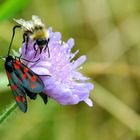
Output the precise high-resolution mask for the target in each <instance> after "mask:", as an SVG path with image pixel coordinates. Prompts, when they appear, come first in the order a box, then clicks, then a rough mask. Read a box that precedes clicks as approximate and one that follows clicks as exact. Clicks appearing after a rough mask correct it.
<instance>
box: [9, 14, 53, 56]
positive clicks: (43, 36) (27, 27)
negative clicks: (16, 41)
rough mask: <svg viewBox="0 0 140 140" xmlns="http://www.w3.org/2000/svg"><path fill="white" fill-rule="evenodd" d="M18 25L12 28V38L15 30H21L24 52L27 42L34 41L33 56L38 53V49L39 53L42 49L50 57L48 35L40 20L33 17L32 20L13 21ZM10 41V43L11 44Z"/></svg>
mask: <svg viewBox="0 0 140 140" xmlns="http://www.w3.org/2000/svg"><path fill="white" fill-rule="evenodd" d="M14 21H16V22H17V23H18V24H19V25H17V26H14V28H13V37H12V41H13V38H14V34H15V29H16V28H21V29H22V30H23V43H26V51H27V49H28V42H29V40H33V41H35V43H34V46H33V48H34V50H35V52H36V53H35V56H36V54H37V52H38V49H39V50H40V53H41V52H42V50H43V49H44V51H46V49H48V56H49V57H50V52H49V48H48V43H49V40H50V39H49V33H48V31H47V29H46V28H45V25H44V24H43V23H42V21H41V19H40V18H39V17H38V16H35V15H33V16H32V20H29V21H25V20H24V19H14ZM12 41H11V43H12ZM25 53H26V52H25Z"/></svg>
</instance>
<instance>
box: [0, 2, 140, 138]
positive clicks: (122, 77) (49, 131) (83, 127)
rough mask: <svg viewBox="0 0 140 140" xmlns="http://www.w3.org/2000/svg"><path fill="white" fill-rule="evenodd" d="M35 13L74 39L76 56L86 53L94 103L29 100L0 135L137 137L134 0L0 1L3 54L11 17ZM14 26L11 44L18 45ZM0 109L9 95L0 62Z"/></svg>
mask: <svg viewBox="0 0 140 140" xmlns="http://www.w3.org/2000/svg"><path fill="white" fill-rule="evenodd" d="M32 15H38V16H39V17H40V18H41V19H42V20H43V22H44V23H45V24H46V26H47V27H49V26H52V27H53V31H59V32H61V33H62V40H63V41H67V39H69V38H70V37H73V38H74V39H75V47H74V48H73V51H75V50H77V49H80V52H79V53H78V55H77V57H78V56H80V55H83V54H86V55H87V61H86V63H85V64H84V69H83V70H82V72H83V73H84V74H85V75H87V76H89V77H90V78H91V81H93V83H94V85H95V88H94V90H93V91H92V93H91V98H92V99H93V101H94V107H88V106H87V105H86V104H85V103H80V104H78V105H74V106H62V105H59V104H58V103H56V102H55V101H53V100H51V99H50V100H49V102H48V104H47V105H44V104H43V102H42V100H41V99H40V98H38V99H37V100H36V101H29V103H28V107H29V108H28V112H27V113H25V114H24V113H22V112H21V111H20V110H19V108H17V109H16V110H15V111H14V113H12V115H10V117H9V118H8V119H6V121H4V122H3V123H2V124H0V140H10V139H13V140H25V139H26V140H139V139H140V115H139V114H140V86H139V85H140V80H139V79H140V66H139V64H140V61H139V60H140V1H138V0H124V1H122V0H24V1H21V0H1V1H0V56H4V55H6V54H7V50H8V46H9V42H10V39H11V35H12V27H13V26H14V25H16V24H15V22H14V21H13V20H12V18H24V19H27V20H29V19H31V16H32ZM21 42H22V32H21V31H20V30H17V32H16V36H15V40H14V43H13V48H14V49H15V50H18V48H19V47H20V46H21ZM0 67H1V69H0V113H1V114H2V112H3V111H4V110H5V108H6V107H8V106H9V105H10V104H11V102H12V101H13V96H12V93H11V90H10V88H9V87H7V84H8V81H7V77H6V74H5V72H4V66H3V61H1V62H0Z"/></svg>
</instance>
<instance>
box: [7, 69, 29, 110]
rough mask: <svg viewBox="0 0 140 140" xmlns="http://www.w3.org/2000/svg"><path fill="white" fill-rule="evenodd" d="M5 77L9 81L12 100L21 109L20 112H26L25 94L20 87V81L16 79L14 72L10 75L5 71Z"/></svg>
mask: <svg viewBox="0 0 140 140" xmlns="http://www.w3.org/2000/svg"><path fill="white" fill-rule="evenodd" d="M6 73H7V77H8V80H9V85H10V87H11V89H12V92H13V95H14V98H15V100H16V102H17V104H18V106H19V108H20V109H21V111H23V112H26V111H27V99H26V94H25V91H24V88H23V86H22V85H21V82H20V80H19V79H18V77H17V76H16V75H15V73H14V72H12V73H10V72H8V71H6Z"/></svg>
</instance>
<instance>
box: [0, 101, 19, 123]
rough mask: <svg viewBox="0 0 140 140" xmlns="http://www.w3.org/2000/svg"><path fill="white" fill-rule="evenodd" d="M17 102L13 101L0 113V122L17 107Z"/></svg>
mask: <svg viewBox="0 0 140 140" xmlns="http://www.w3.org/2000/svg"><path fill="white" fill-rule="evenodd" d="M16 107H17V103H16V102H13V103H12V104H11V105H10V106H9V107H8V108H6V110H5V111H4V112H3V114H2V115H0V124H1V123H2V122H3V121H4V120H5V119H6V118H7V117H8V116H9V115H10V114H11V113H12V112H13V111H14V110H15V109H16Z"/></svg>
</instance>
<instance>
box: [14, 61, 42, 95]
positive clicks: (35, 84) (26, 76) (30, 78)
mask: <svg viewBox="0 0 140 140" xmlns="http://www.w3.org/2000/svg"><path fill="white" fill-rule="evenodd" d="M14 68H15V69H14V71H15V73H16V75H17V76H18V77H19V79H20V80H21V82H22V85H23V87H24V88H25V89H27V90H28V91H29V92H32V93H38V92H42V91H43V89H44V84H43V82H42V80H41V79H40V78H39V76H38V75H37V74H35V73H34V72H33V71H32V70H31V69H29V68H28V67H27V66H26V65H24V64H23V63H21V62H20V61H19V60H17V59H16V62H15V64H14Z"/></svg>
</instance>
